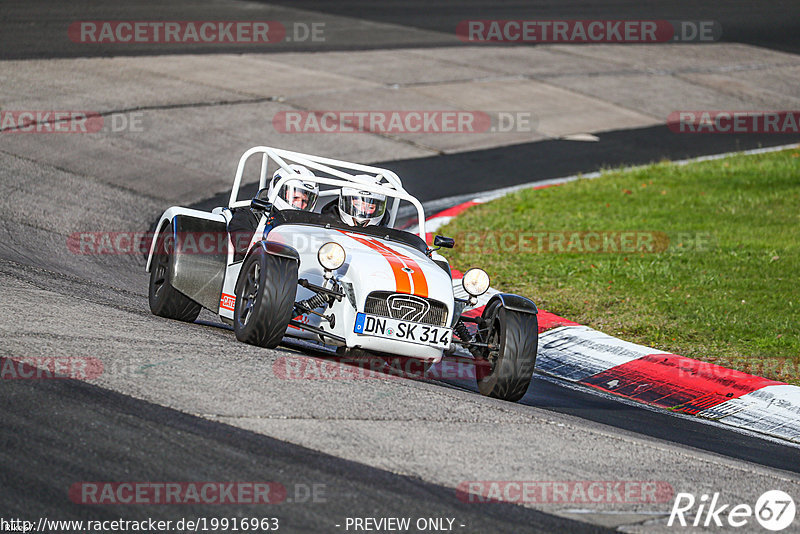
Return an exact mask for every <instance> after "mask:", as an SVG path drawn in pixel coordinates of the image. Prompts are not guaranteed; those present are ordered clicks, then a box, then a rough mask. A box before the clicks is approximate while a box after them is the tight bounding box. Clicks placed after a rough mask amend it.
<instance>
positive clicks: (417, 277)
mask: <svg viewBox="0 0 800 534" xmlns="http://www.w3.org/2000/svg"><path fill="white" fill-rule="evenodd" d="M372 242H373V244H374V245H375V247H376V249H377V248H380V249H383V250H384V251H385V252H386V253H387V254H394V255H395V256H396V257H397V258H399V259H400V261H401V262H403V263H404V264H405V266H406V267H408V268H409V269H411V270H412V271H413V272H412V273H406V271H403V272H404V273H405V274H410V275H411V276H410V277H411V280H412V282H413V284H414V295H418V296H420V297H425V298H427V297H428V281H427V279H426V278H425V273H423V272H422V268H421V267H420V266H419V264H418V263H417V262H416V261H415V260H414V259H413V258H410V257H409V256H406V255H405V254H402V253H400V252H397V251H396V250H394V249H392V248H389V247H388V246H386V245H384V244H383V243H381V242H380V241H377V240H375V239H373V240H372Z"/></svg>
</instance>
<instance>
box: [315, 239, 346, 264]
mask: <svg viewBox="0 0 800 534" xmlns="http://www.w3.org/2000/svg"><path fill="white" fill-rule="evenodd" d="M344 257H345V254H344V248H342V245H340V244H339V243H334V242H333V241H331V242H330V243H325V244H324V245H322V246H321V247H319V252H317V259H318V260H319V264H320V265H322V266H323V267H324V268H325V269H328V270H329V271H335V270H336V269H338V268H339V267H341V266H342V264H343V263H344Z"/></svg>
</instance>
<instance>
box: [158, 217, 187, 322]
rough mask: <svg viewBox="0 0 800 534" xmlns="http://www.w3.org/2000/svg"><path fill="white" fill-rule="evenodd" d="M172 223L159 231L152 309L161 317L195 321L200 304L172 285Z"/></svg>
mask: <svg viewBox="0 0 800 534" xmlns="http://www.w3.org/2000/svg"><path fill="white" fill-rule="evenodd" d="M173 254H174V250H173V241H172V223H170V224H168V225H167V226H166V228H164V230H163V231H162V232H161V233H159V238H158V242H157V243H156V248H155V250H154V252H153V260H152V262H151V265H150V289H149V296H148V301H149V302H150V311H151V312H153V314H155V315H158V316H160V317H166V318H168V319H176V320H178V321H185V322H187V323H191V322H194V320H195V319H197V316H198V315H200V305H199V304H198V303H196V302H195V301H193V300H192V299H190V298H189V297H187V296H186V295H184V294H183V293H181V292H180V291H178V290H177V289H175V288H174V287H172V284H171V283H170V273H171V272H172V262H173V261H174V259H173Z"/></svg>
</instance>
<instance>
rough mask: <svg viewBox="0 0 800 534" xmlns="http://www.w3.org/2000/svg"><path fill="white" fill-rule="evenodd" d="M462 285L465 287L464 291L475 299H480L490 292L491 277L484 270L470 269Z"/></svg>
mask: <svg viewBox="0 0 800 534" xmlns="http://www.w3.org/2000/svg"><path fill="white" fill-rule="evenodd" d="M461 285H462V286H464V291H466V292H467V293H469V294H470V295H472V296H473V297H478V296H480V295H483V294H484V293H486V292H487V291H488V290H489V275H488V274H486V271H484V270H483V269H478V268H473V269H470V270H469V271H467V272H466V273H464V278H462V279H461Z"/></svg>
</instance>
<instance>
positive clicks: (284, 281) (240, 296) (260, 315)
mask: <svg viewBox="0 0 800 534" xmlns="http://www.w3.org/2000/svg"><path fill="white" fill-rule="evenodd" d="M296 295H297V261H295V260H291V259H288V258H284V257H282V256H274V255H272V254H269V253H267V252H266V251H265V250H264V249H263V248H261V247H257V248H256V249H255V250H253V252H252V254H250V255H249V256H248V257H247V259H246V260H245V261H244V264H243V265H242V270H241V272H240V273H239V279H238V280H237V281H236V304H235V305H234V310H233V329H234V331H235V332H236V339H238V340H239V341H243V342H245V343H250V344H251V345H258V346H259V347H267V348H274V347H277V346H278V343H280V342H281V340H282V339H283V335H284V333H285V332H286V328H287V327H288V326H289V321H290V320H291V318H292V310H293V309H294V300H295V296H296Z"/></svg>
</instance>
